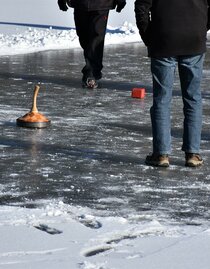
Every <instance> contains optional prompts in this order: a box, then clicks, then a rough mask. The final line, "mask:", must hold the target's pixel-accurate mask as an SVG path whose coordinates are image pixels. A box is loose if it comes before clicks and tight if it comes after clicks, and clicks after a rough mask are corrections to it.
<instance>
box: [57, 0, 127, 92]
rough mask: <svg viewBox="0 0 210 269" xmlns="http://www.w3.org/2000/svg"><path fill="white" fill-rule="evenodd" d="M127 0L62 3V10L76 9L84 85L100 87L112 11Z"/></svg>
mask: <svg viewBox="0 0 210 269" xmlns="http://www.w3.org/2000/svg"><path fill="white" fill-rule="evenodd" d="M125 5H126V0H58V6H59V8H60V9H61V10H62V11H67V9H68V6H69V7H72V8H74V21H75V26H76V32H77V35H78V37H79V42H80V45H81V47H82V49H83V51H84V58H85V66H84V67H83V69H82V73H83V77H82V85H83V86H84V87H87V88H97V87H98V82H97V81H98V80H99V79H101V78H102V72H101V70H102V68H103V52H104V39H105V34H106V27H107V20H108V16H109V10H110V9H114V8H116V11H117V12H121V10H122V9H123V8H124V7H125Z"/></svg>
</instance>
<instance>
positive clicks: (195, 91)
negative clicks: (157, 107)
mask: <svg viewBox="0 0 210 269" xmlns="http://www.w3.org/2000/svg"><path fill="white" fill-rule="evenodd" d="M203 61H204V54H202V55H196V56H182V57H179V61H178V69H179V76H180V82H181V89H182V98H183V104H184V107H183V111H184V132H183V145H182V150H183V151H185V152H188V153H199V151H200V141H201V129H202V96H201V88H200V84H201V79H202V70H203Z"/></svg>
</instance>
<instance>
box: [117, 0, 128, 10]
mask: <svg viewBox="0 0 210 269" xmlns="http://www.w3.org/2000/svg"><path fill="white" fill-rule="evenodd" d="M116 3H117V8H116V11H117V12H121V10H122V9H123V8H124V7H125V5H126V1H125V0H116Z"/></svg>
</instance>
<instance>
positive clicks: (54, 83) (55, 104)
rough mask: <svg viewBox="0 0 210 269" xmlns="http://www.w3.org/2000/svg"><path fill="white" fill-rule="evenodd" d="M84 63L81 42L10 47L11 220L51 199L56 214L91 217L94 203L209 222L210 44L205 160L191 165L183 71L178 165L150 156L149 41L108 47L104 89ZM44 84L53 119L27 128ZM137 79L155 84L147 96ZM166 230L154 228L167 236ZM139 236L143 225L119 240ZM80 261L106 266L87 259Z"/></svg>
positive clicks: (5, 152)
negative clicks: (90, 83)
mask: <svg viewBox="0 0 210 269" xmlns="http://www.w3.org/2000/svg"><path fill="white" fill-rule="evenodd" d="M82 66H83V57H82V51H81V50H80V49H71V50H60V51H45V52H38V53H31V54H23V55H13V56H1V61H0V81H1V88H0V128H1V133H0V158H1V162H0V171H1V173H0V205H1V208H4V206H9V208H14V210H12V215H10V217H8V216H9V213H10V210H11V209H10V210H9V211H8V214H6V215H5V214H2V215H1V223H4V224H5V223H7V222H8V223H9V222H11V223H13V222H14V223H15V224H17V223H18V221H19V222H21V221H20V219H21V218H19V212H21V211H20V210H21V208H26V210H29V211H27V212H30V210H32V212H33V210H34V209H41V208H45V209H46V211H47V212H48V215H50V214H51V215H53V216H55V215H56V214H57V213H56V212H67V213H68V214H70V215H71V216H72V218H74V219H77V220H79V221H80V222H83V221H86V222H88V220H87V219H86V217H85V216H86V214H87V213H88V212H91V214H93V215H94V217H96V218H99V219H100V218H103V217H108V218H113V217H115V218H116V217H118V218H122V219H124V220H126V221H128V222H129V223H131V224H135V225H138V227H143V228H144V227H147V228H148V227H151V230H152V227H153V224H154V222H155V223H159V224H161V225H163V226H164V227H166V228H168V227H172V229H173V232H172V233H174V234H176V233H182V232H183V231H184V230H185V229H188V228H189V229H190V231H191V229H193V231H196V230H205V229H206V228H207V227H209V215H210V199H209V195H210V167H209V162H210V133H209V116H210V112H209V111H210V110H209V101H210V100H209V99H210V92H209V85H210V72H209V68H210V53H209V52H208V53H207V55H206V61H205V68H204V80H203V84H202V91H203V98H204V99H203V102H204V117H203V133H202V145H201V149H202V156H203V158H204V161H205V164H204V166H202V167H201V168H198V169H191V168H186V167H185V166H184V153H183V152H181V150H180V148H181V144H182V118H183V116H182V99H181V95H180V90H179V81H178V77H177V79H176V82H175V88H174V99H173V105H172V126H173V128H172V143H173V153H172V156H171V165H170V167H169V168H167V169H159V168H152V167H148V166H146V165H145V164H144V159H145V156H146V155H147V154H148V153H149V152H151V142H152V138H151V124H150V116H149V109H150V106H151V104H152V93H151V76H150V70H149V68H150V67H149V60H148V58H147V57H146V50H145V48H144V47H142V46H141V45H140V44H139V43H133V44H126V45H125V44H123V45H112V46H106V48H105V53H104V70H103V73H104V78H103V80H102V81H101V87H100V88H99V89H97V90H88V89H83V88H82V87H81V72H80V70H81V68H82ZM37 83H40V86H41V88H40V92H39V95H38V100H37V102H38V109H39V112H40V113H42V114H44V115H45V116H47V117H48V118H49V119H50V120H51V122H52V123H51V126H50V127H49V128H46V129H27V128H20V127H17V126H16V119H17V118H19V117H20V116H23V115H24V114H26V113H27V112H29V110H30V108H31V102H32V95H33V89H34V86H35V84H37ZM134 87H145V89H146V97H145V98H144V99H142V100H140V99H134V98H132V97H131V90H132V88H134ZM6 208H7V207H6ZM15 208H17V211H15ZM69 208H70V209H69ZM77 208H80V209H81V212H80V211H77V210H76V209H77ZM18 210H19V211H18ZM72 210H73V211H72ZM75 210H76V211H75ZM89 210H90V211H89ZM49 212H53V213H49ZM69 212H70V213H69ZM33 214H34V213H32V216H31V217H30V218H32V219H33V218H34V215H33ZM59 214H60V213H58V215H59ZM5 216H6V217H5ZM65 216H66V215H65ZM68 216H69V215H68ZM94 220H95V219H94ZM112 222H113V223H115V220H114V219H112ZM91 225H96V226H97V225H99V226H100V223H98V222H97V221H96V222H93V223H92V224H91ZM117 225H121V224H119V223H118V224H117ZM135 227H136V226H135ZM158 227H159V226H158ZM39 228H40V227H39ZM41 228H43V229H45V228H46V227H41ZM95 228H99V227H95ZM161 229H162V228H161ZM161 229H160V230H158V229H157V230H156V231H155V232H151V230H149V231H148V230H147V233H148V234H154V235H159V234H160V233H161V231H162V230H161ZM180 229H181V230H180ZM107 230H109V229H107ZM137 236H139V234H138V233H135V230H134V231H133V233H128V234H122V235H121V237H120V238H117V239H116V238H115V239H114V240H115V243H116V241H117V240H121V239H122V238H124V239H126V238H127V239H128V238H129V237H130V238H135V237H137ZM75 240H76V239H75ZM109 240H112V239H111V238H110V239H109ZM113 242H114V241H113ZM94 251H96V252H97V250H94ZM99 252H100V251H99ZM89 254H90V252H88V254H87V253H86V255H87V256H88V255H89ZM11 268H13V267H11ZM15 268H19V267H17V265H16V267H15ZM20 268H23V266H22V265H20ZM37 268H38V267H37ZM46 268H47V267H46ZM55 268H56V267H55ZM57 268H58V267H57ZM63 268H67V267H63ZM72 268H74V267H72ZM80 268H88V269H89V268H105V267H103V266H102V267H100V266H99V267H97V266H95V267H91V266H89V267H88V265H87V264H86V266H85V265H84V267H80ZM133 268H135V267H133ZM136 268H137V267H136ZM136 268H135V269H136ZM145 268H146V267H145ZM147 268H149V267H147ZM162 268H163V267H162ZM174 268H175V267H174ZM185 268H187V267H185ZM203 268H204V267H203Z"/></svg>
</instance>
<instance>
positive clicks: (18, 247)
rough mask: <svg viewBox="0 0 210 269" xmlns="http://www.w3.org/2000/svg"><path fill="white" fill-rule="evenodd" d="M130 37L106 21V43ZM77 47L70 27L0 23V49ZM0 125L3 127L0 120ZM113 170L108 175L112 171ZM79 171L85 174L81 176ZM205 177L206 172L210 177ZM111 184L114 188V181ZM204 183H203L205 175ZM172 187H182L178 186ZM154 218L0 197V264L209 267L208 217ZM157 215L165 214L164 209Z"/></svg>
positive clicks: (133, 35)
mask: <svg viewBox="0 0 210 269" xmlns="http://www.w3.org/2000/svg"><path fill="white" fill-rule="evenodd" d="M1 27H2V26H1ZM130 42H141V40H140V37H139V34H138V30H137V28H136V27H135V26H133V25H132V24H130V23H128V22H125V23H124V24H123V25H122V26H121V27H119V28H112V27H108V31H107V34H106V45H112V44H123V43H130ZM79 47H80V46H79V42H78V38H77V36H76V32H75V29H71V30H55V29H51V28H49V29H40V28H26V27H22V28H21V27H16V28H15V29H13V33H12V34H11V33H7V31H2V33H1V34H0V55H1V56H3V55H14V54H24V53H32V52H38V51H44V50H57V49H59V50H60V49H71V48H79ZM13 64H15V62H13ZM16 82H17V83H18V78H17V79H15V78H13V83H14V84H15V83H16ZM99 104H100V103H99ZM1 106H2V107H1V111H0V112H2V113H5V105H3V104H1ZM8 109H9V107H8ZM6 110H7V109H6ZM20 112H21V111H20ZM10 113H13V115H12V117H13V116H14V112H13V111H9V112H8V114H10ZM85 120H87V119H85ZM71 124H72V122H71ZM0 126H1V127H3V126H2V123H0ZM148 139H150V138H148ZM4 147H7V145H1V146H0V149H1V150H3V149H4ZM50 169H51V168H48V167H45V168H44V169H43V171H42V173H43V177H46V178H48V176H49V174H50V173H51V172H52V171H51V170H50ZM142 169H145V170H146V169H149V168H146V167H145V168H142ZM142 171H143V170H142ZM17 176H18V174H17V173H15V172H14V173H11V174H10V177H11V178H13V179H15V178H16V177H17ZM112 177H113V178H114V175H112ZM86 179H87V180H88V176H87V177H86ZM206 179H207V180H208V179H209V177H207V178H206ZM90 180H91V177H90ZM145 181H146V180H145ZM188 183H189V182H187V184H188ZM145 184H146V183H145ZM148 184H149V183H148ZM187 184H186V185H184V186H183V188H184V189H185V190H186V189H187V188H188V187H187ZM195 184H196V183H195ZM10 187H11V188H12V187H14V190H13V192H11V190H10V189H8V190H4V189H3V186H2V185H1V182H0V193H1V192H2V191H3V190H4V194H8V195H13V196H15V195H16V193H15V186H10ZM110 188H112V190H114V188H115V186H110ZM131 188H133V189H135V193H140V194H141V192H142V193H143V192H146V191H147V192H149V191H150V187H149V186H148V187H147V186H145V188H142V186H140V187H139V186H138V185H135V184H134V185H133V187H131ZM190 188H192V185H190ZM195 188H196V185H195ZM201 188H202V186H200V185H199V188H197V189H199V190H200V189H201ZM203 188H205V190H206V189H208V190H209V184H208V182H207V183H206V185H204V186H203ZM197 189H196V190H197ZM71 190H74V191H78V193H79V192H80V191H81V189H79V188H77V187H75V186H74V185H71V186H69V189H66V191H71ZM6 191H7V192H6ZM174 191H176V190H174V189H173V187H171V188H170V187H168V188H167V189H164V188H163V187H162V188H159V189H157V191H156V193H157V194H158V192H161V193H166V192H174ZM179 191H180V192H182V191H183V190H182V189H181V188H180V190H179ZM157 194H156V195H157ZM0 195H1V194H0ZM42 202H43V206H42ZM100 202H101V203H103V202H105V203H107V204H109V203H113V202H114V203H115V204H117V203H119V204H122V205H123V203H124V206H125V207H126V201H124V200H123V199H120V198H113V197H110V198H109V197H105V198H103V197H101V198H100V199H98V203H100ZM174 203H175V202H174ZM177 203H178V202H177ZM159 219H160V218H158V216H156V215H153V213H148V212H147V211H145V213H144V214H142V213H141V214H137V213H134V212H131V213H130V214H127V215H126V216H109V215H106V216H105V215H103V214H101V213H100V211H99V210H97V209H95V210H94V209H90V208H88V207H84V206H83V207H81V206H73V205H69V204H65V203H64V202H63V201H60V200H49V201H39V205H38V206H37V207H36V208H35V206H34V208H24V207H23V206H21V207H19V206H18V204H17V205H13V206H3V205H2V206H0V268H1V269H4V268H5V269H6V268H9V269H13V268H14V269H29V268H30V269H40V268H43V269H48V268H50V269H58V268H62V269H67V268H71V269H119V268H120V269H128V268H129V269H140V268H142V269H198V268H199V269H209V268H210V260H209V252H210V229H209V227H208V225H196V224H195V225H193V222H191V223H190V224H189V225H179V224H178V225H172V224H171V223H169V222H167V221H165V222H164V221H160V220H159ZM161 220H164V216H163V218H162V219H161Z"/></svg>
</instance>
